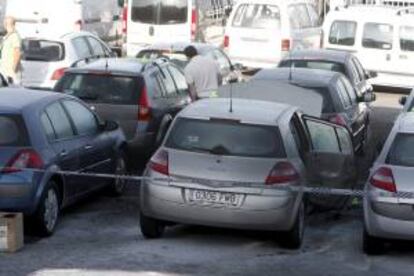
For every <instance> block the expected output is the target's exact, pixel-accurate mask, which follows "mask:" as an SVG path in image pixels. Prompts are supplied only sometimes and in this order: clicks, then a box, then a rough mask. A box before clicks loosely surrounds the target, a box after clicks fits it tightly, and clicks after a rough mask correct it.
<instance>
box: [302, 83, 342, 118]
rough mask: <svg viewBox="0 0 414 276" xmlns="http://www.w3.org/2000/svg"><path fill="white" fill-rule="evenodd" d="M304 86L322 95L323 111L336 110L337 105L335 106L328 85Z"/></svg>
mask: <svg viewBox="0 0 414 276" xmlns="http://www.w3.org/2000/svg"><path fill="white" fill-rule="evenodd" d="M302 87H303V88H307V89H311V90H313V91H315V92H316V93H318V94H320V95H321V96H322V98H323V103H322V113H334V112H336V111H335V106H334V103H333V100H332V97H331V93H330V92H329V88H327V87H306V86H302Z"/></svg>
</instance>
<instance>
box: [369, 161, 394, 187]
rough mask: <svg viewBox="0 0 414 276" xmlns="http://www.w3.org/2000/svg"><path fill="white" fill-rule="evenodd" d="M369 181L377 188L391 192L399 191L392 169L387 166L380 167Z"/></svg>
mask: <svg viewBox="0 0 414 276" xmlns="http://www.w3.org/2000/svg"><path fill="white" fill-rule="evenodd" d="M369 183H371V185H372V186H374V187H375V188H378V189H381V190H385V191H388V192H391V193H395V192H397V187H396V186H395V181H394V176H393V174H392V170H391V169H390V168H387V167H381V168H379V169H378V170H377V171H376V172H375V173H374V174H373V175H372V176H371V178H370V180H369Z"/></svg>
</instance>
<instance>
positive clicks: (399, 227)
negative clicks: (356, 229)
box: [363, 113, 414, 254]
mask: <svg viewBox="0 0 414 276" xmlns="http://www.w3.org/2000/svg"><path fill="white" fill-rule="evenodd" d="M413 144H414V114H413V113H402V114H401V115H400V116H399V117H398V119H397V120H396V122H395V124H394V127H393V129H392V130H391V132H390V134H389V136H388V138H387V140H386V142H385V144H384V147H383V149H382V151H381V153H380V155H379V157H378V158H377V159H376V161H375V162H374V164H373V166H372V168H371V171H370V177H369V180H368V182H367V183H366V185H365V192H366V193H367V194H368V196H366V197H364V234H363V250H364V252H365V253H367V254H379V253H382V251H383V249H384V243H385V242H386V241H387V240H390V239H396V240H414V212H413V206H414V199H413V198H412V196H411V197H410V196H406V195H408V194H407V193H413V192H414V186H413V178H414V147H413ZM411 195H412V194H411Z"/></svg>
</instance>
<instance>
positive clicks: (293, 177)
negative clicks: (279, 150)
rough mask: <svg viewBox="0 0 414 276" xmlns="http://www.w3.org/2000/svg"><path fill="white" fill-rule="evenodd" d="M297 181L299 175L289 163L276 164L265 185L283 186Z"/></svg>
mask: <svg viewBox="0 0 414 276" xmlns="http://www.w3.org/2000/svg"><path fill="white" fill-rule="evenodd" d="M297 180H299V174H298V172H297V171H296V169H295V167H293V165H292V164H291V163H290V162H287V161H283V162H279V163H277V164H276V165H275V166H274V167H273V169H272V171H271V172H270V173H269V175H268V177H267V178H266V185H273V184H284V183H288V182H294V181H297Z"/></svg>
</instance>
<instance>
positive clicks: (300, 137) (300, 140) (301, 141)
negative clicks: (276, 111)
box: [289, 114, 308, 157]
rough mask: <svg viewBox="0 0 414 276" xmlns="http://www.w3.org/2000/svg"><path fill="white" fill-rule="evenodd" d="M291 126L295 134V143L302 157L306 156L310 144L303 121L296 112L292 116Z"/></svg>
mask: <svg viewBox="0 0 414 276" xmlns="http://www.w3.org/2000/svg"><path fill="white" fill-rule="evenodd" d="M289 127H290V131H291V133H292V135H293V139H294V140H295V144H296V146H297V148H298V151H299V154H300V155H301V157H304V154H305V152H306V151H307V149H308V144H307V139H306V137H305V133H304V131H303V127H302V123H301V122H300V120H299V117H298V116H297V115H296V114H295V115H293V116H292V119H291V121H290V123H289Z"/></svg>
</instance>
